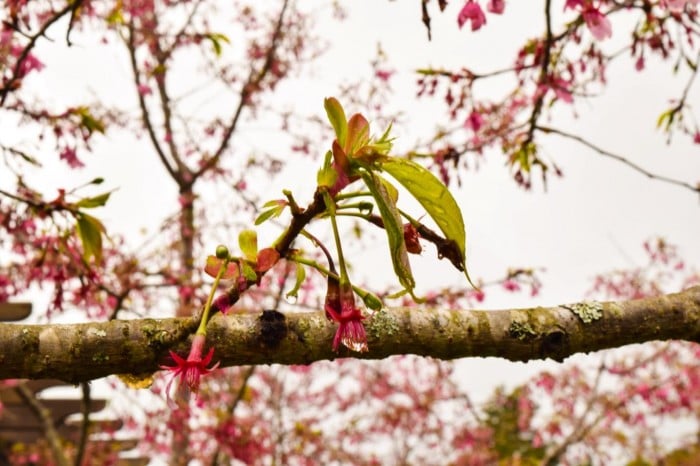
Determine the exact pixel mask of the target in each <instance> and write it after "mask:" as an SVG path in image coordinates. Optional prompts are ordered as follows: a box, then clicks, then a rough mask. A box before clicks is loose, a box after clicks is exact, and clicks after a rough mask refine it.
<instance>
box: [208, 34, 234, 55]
mask: <svg viewBox="0 0 700 466" xmlns="http://www.w3.org/2000/svg"><path fill="white" fill-rule="evenodd" d="M204 37H205V38H207V39H209V41H210V42H211V47H212V49H214V53H215V54H216V56H217V57H218V56H221V43H222V42H226V43H227V44H230V43H231V41H230V40H229V38H228V37H226V35H224V34H221V33H218V32H211V33H208V34H204Z"/></svg>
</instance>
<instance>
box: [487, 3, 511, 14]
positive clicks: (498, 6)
mask: <svg viewBox="0 0 700 466" xmlns="http://www.w3.org/2000/svg"><path fill="white" fill-rule="evenodd" d="M505 8H506V2H505V0H490V1H489V4H488V5H486V9H487V10H488V11H489V12H491V13H494V14H497V15H500V14H501V13H503V10H505Z"/></svg>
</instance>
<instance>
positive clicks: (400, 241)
mask: <svg viewBox="0 0 700 466" xmlns="http://www.w3.org/2000/svg"><path fill="white" fill-rule="evenodd" d="M362 179H363V180H364V182H365V184H366V185H367V188H369V191H370V193H371V194H372V197H374V201H375V202H376V203H377V207H378V208H379V213H380V215H381V216H382V221H383V222H384V229H385V230H386V235H387V239H388V240H389V251H390V252H391V262H392V264H393V265H394V273H395V274H396V276H397V278H398V279H399V283H401V285H402V286H403V287H404V288H405V289H406V290H407V291H408V292H410V293H411V294H413V291H412V290H413V288H415V286H416V282H415V280H414V278H413V273H412V272H411V264H410V263H409V262H408V252H407V251H406V243H405V242H404V238H403V222H402V221H401V215H400V214H399V210H398V209H397V208H396V203H395V201H394V199H393V198H392V195H391V193H390V192H389V189H387V186H388V185H390V183H389V182H388V181H386V180H385V179H383V178H382V177H381V176H379V175H377V174H376V173H374V172H371V171H364V170H363V171H362ZM395 189H396V188H394V190H395Z"/></svg>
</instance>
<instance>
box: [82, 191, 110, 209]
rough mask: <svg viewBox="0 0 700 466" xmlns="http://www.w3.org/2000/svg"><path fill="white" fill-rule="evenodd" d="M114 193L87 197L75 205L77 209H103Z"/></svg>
mask: <svg viewBox="0 0 700 466" xmlns="http://www.w3.org/2000/svg"><path fill="white" fill-rule="evenodd" d="M111 194H112V191H109V192H106V193H103V194H100V195H99V196H94V197H86V198H84V199H81V200H79V201H78V202H76V203H75V205H76V207H82V208H84V209H92V208H95V207H102V206H103V205H105V204H106V203H107V201H108V200H109V196H110V195H111Z"/></svg>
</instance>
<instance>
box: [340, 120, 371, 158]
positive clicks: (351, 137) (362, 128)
mask: <svg viewBox="0 0 700 466" xmlns="http://www.w3.org/2000/svg"><path fill="white" fill-rule="evenodd" d="M368 143H369V123H368V122H367V120H366V119H365V117H363V116H362V115H360V114H359V113H356V114H354V115H353V116H351V117H350V120H349V121H348V137H347V139H346V141H345V144H343V145H342V147H343V150H344V151H345V153H346V154H347V155H349V156H353V155H355V153H356V152H357V151H359V150H360V149H361V148H362V147H364V146H366V145H367V144H368Z"/></svg>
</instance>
